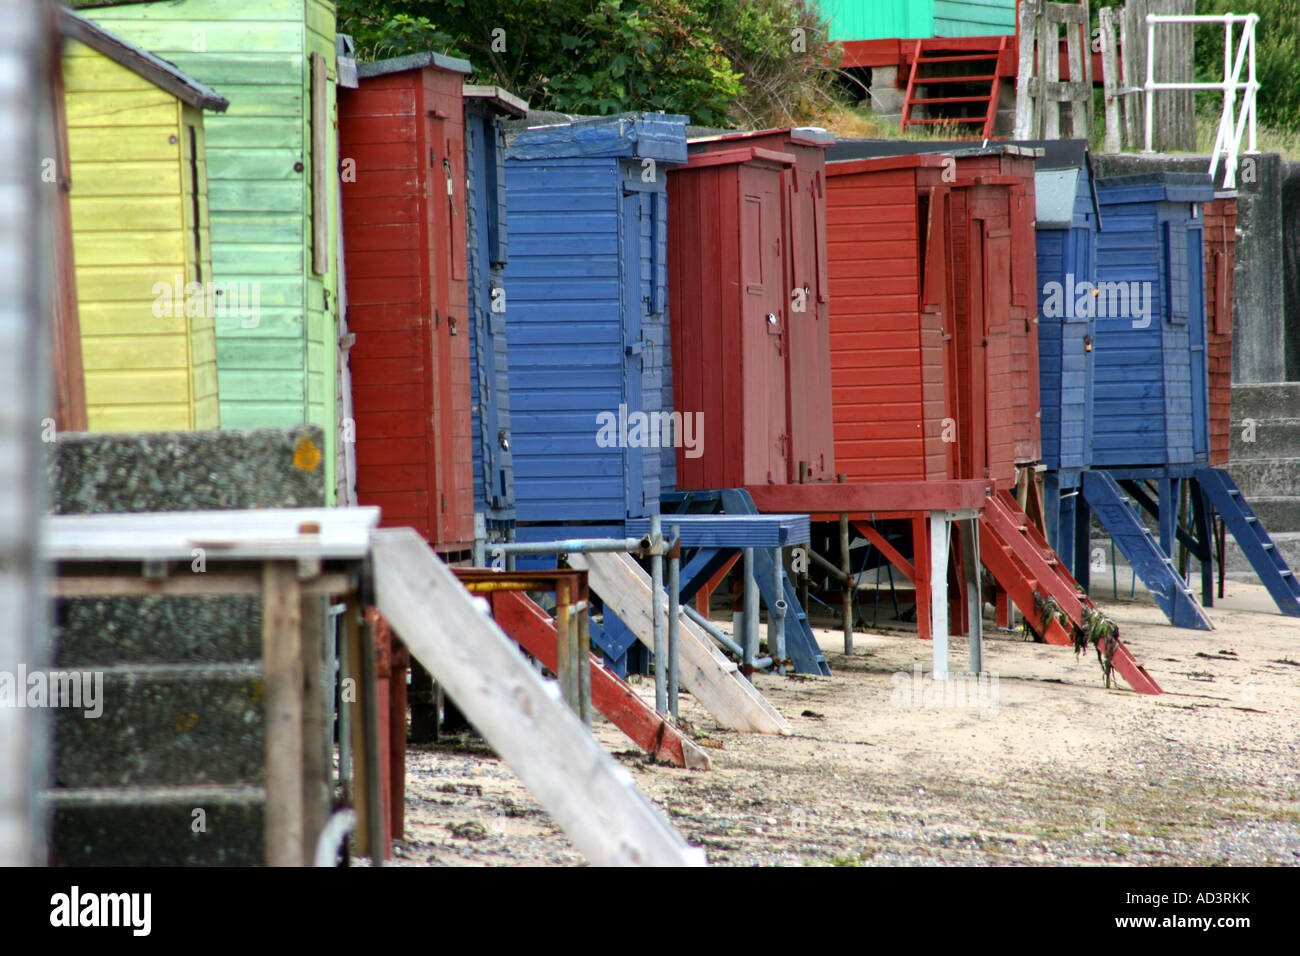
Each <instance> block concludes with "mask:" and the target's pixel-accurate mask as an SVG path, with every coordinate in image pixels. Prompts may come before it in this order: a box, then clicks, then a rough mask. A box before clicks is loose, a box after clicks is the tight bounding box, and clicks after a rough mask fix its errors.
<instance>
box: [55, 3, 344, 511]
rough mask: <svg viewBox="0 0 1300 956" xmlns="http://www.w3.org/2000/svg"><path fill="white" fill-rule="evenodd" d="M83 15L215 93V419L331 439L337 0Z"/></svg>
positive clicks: (87, 11)
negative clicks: (310, 429)
mask: <svg viewBox="0 0 1300 956" xmlns="http://www.w3.org/2000/svg"><path fill="white" fill-rule="evenodd" d="M80 12H81V13H82V14H84V15H85V16H87V17H89V18H91V19H93V20H95V21H96V22H98V23H101V24H103V25H104V26H105V27H106V28H108V29H110V30H112V31H113V32H114V33H116V34H118V35H119V36H121V37H123V38H125V39H127V40H129V41H131V42H133V43H135V44H137V45H139V46H141V47H143V48H145V49H147V50H149V51H150V52H152V53H155V54H157V55H158V56H161V57H163V58H165V59H167V60H170V61H171V62H173V63H175V64H176V65H177V66H178V67H180V68H181V69H182V70H185V71H186V72H187V73H189V74H190V75H192V76H194V77H195V78H196V79H198V80H200V81H201V82H203V83H206V84H208V85H209V86H212V87H214V88H219V89H221V90H222V91H223V95H224V96H225V97H226V98H227V99H228V100H229V101H230V107H229V109H228V110H227V111H226V112H225V113H222V114H216V115H213V116H211V117H209V118H208V122H207V126H206V133H207V159H208V168H207V174H208V190H209V205H210V209H211V229H212V272H213V279H214V281H215V283H216V284H217V289H218V290H219V294H218V295H217V296H216V297H215V302H216V312H217V314H216V345H217V377H218V397H219V400H220V407H221V425H222V427H223V428H258V427H285V426H291V425H297V424H300V423H303V422H307V423H310V424H313V425H319V426H320V427H321V428H322V429H323V430H324V433H325V441H326V447H325V448H323V449H321V452H322V456H323V459H324V463H325V467H326V469H327V473H326V482H327V484H326V487H327V488H329V489H331V494H332V493H333V489H334V488H335V477H334V469H335V460H336V446H337V442H338V410H337V395H338V386H337V380H338V379H337V365H338V347H339V346H338V333H337V329H338V322H337V319H338V298H339V296H338V271H337V262H338V248H337V246H338V204H337V191H338V173H337V170H338V168H339V165H338V164H339V160H338V135H337V133H338V122H337V112H336V107H335V102H336V101H335V82H336V74H335V70H336V66H335V9H334V3H333V0H149V2H115V3H100V4H94V3H93V0H92V5H90V6H86V7H83V8H82V9H81V11H80Z"/></svg>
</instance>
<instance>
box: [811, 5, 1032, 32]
mask: <svg viewBox="0 0 1300 956" xmlns="http://www.w3.org/2000/svg"><path fill="white" fill-rule="evenodd" d="M815 3H816V6H817V8H818V9H819V10H821V12H822V15H823V16H825V17H826V18H827V19H828V20H830V22H831V39H832V40H887V39H892V38H895V37H897V38H901V39H907V40H924V39H928V38H929V37H985V36H1003V35H1006V34H1014V33H1015V32H1016V0H815Z"/></svg>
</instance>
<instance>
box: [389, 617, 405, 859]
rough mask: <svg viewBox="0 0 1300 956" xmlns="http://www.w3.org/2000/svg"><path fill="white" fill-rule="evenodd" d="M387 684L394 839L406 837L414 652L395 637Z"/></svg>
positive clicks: (390, 793) (390, 785) (390, 791)
mask: <svg viewBox="0 0 1300 956" xmlns="http://www.w3.org/2000/svg"><path fill="white" fill-rule="evenodd" d="M392 640H393V646H392V657H391V659H390V660H391V663H390V665H389V666H390V671H389V673H390V677H389V684H388V786H389V788H390V789H389V800H390V803H391V808H392V809H391V811H390V819H391V820H392V827H391V834H390V835H391V836H392V838H393V839H394V840H401V839H404V838H405V836H406V674H407V670H408V669H409V667H410V665H411V652H410V651H409V650H407V647H406V645H405V644H403V643H402V641H401V639H400V638H398V637H396V636H394V637H393V639H392Z"/></svg>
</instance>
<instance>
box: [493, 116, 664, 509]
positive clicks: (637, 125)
mask: <svg viewBox="0 0 1300 956" xmlns="http://www.w3.org/2000/svg"><path fill="white" fill-rule="evenodd" d="M685 122H686V120H685V117H680V116H671V115H665V114H626V115H623V116H619V117H610V118H605V119H600V120H586V121H582V122H577V123H572V124H565V125H562V126H548V127H539V128H535V129H529V130H525V131H523V132H520V133H517V134H514V135H513V136H511V137H510V138H509V147H508V150H507V159H506V188H507V200H506V201H507V206H508V208H509V210H510V259H509V262H508V263H507V264H506V270H505V280H506V301H507V303H508V306H507V307H508V309H509V321H508V322H507V323H506V335H507V340H508V343H509V354H510V412H511V428H512V433H513V453H514V468H515V501H516V514H517V518H518V520H519V521H521V522H530V521H531V522H547V521H553V522H560V521H616V522H622V521H623V520H625V519H626V518H627V517H630V516H644V515H647V514H652V513H654V512H656V511H657V510H658V507H659V492H660V487H661V460H662V448H661V447H660V446H659V445H652V444H650V443H649V439H648V436H647V435H646V434H644V433H643V432H642V430H641V429H639V428H638V422H639V416H641V415H645V414H648V413H659V412H663V411H666V409H665V408H664V405H663V402H664V391H663V389H664V386H663V379H664V369H665V367H666V365H667V363H668V362H669V361H670V359H669V355H668V348H667V316H666V314H665V310H666V308H667V295H666V291H665V289H664V278H665V276H666V272H665V269H664V267H663V266H662V265H661V264H660V263H661V261H662V260H660V261H655V260H656V257H657V256H658V255H659V254H660V253H662V251H663V244H662V243H660V242H658V241H655V240H654V238H653V237H654V235H655V230H657V229H661V228H662V227H663V226H664V225H665V216H666V212H665V211H664V207H665V205H666V203H665V201H664V185H665V175H664V172H665V170H664V167H665V166H666V165H669V164H673V163H681V162H684V161H685V159H686V136H685ZM602 415H608V416H610V417H611V420H612V424H613V429H612V430H611V431H607V432H606V433H605V434H604V435H600V438H601V441H600V442H598V434H599V432H598V429H599V423H598V422H599V419H600V416H602ZM609 438H612V439H613V440H612V441H607V440H605V439H609Z"/></svg>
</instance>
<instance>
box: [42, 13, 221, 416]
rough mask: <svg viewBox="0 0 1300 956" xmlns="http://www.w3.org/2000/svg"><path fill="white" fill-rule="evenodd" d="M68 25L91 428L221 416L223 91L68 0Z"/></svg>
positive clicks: (75, 237)
mask: <svg viewBox="0 0 1300 956" xmlns="http://www.w3.org/2000/svg"><path fill="white" fill-rule="evenodd" d="M61 26H62V31H63V34H64V37H65V39H66V43H65V50H64V57H65V58H64V90H65V92H64V101H65V106H66V112H67V125H68V154H69V160H70V166H71V179H72V190H71V205H72V242H73V258H74V261H75V263H76V276H77V297H78V300H79V304H80V312H81V347H82V360H83V363H84V366H85V379H86V412H87V419H88V423H89V428H90V430H91V431H173V430H188V429H199V428H216V427H218V426H219V425H220V412H219V410H218V405H217V358H216V337H215V330H214V313H215V311H216V310H217V309H220V308H221V292H222V291H223V290H222V286H221V283H220V282H214V281H213V277H212V267H211V258H212V254H211V248H210V233H209V229H208V187H207V169H206V161H205V149H204V138H203V111H204V110H216V111H224V110H225V108H226V106H227V105H228V104H227V101H226V100H225V99H224V98H223V97H221V96H219V95H218V94H217V93H216V92H214V91H213V90H212V89H210V88H209V87H207V86H205V85H204V84H202V83H200V82H198V81H197V80H195V79H194V78H193V77H191V76H189V75H187V74H186V73H184V72H182V71H181V70H179V69H177V68H176V67H175V66H174V65H173V64H171V63H168V62H167V61H166V60H163V59H161V58H160V57H157V56H155V55H153V54H152V53H149V52H147V51H145V50H142V49H140V48H139V47H137V46H135V45H133V44H131V43H128V42H127V41H125V40H123V39H121V38H120V37H117V36H115V35H114V34H112V33H110V32H108V31H107V30H105V29H104V28H103V27H100V26H98V25H97V24H95V23H92V22H91V21H90V20H87V19H85V18H84V17H82V16H80V15H78V14H76V13H74V12H72V11H70V10H67V9H64V10H62V11H61Z"/></svg>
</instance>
